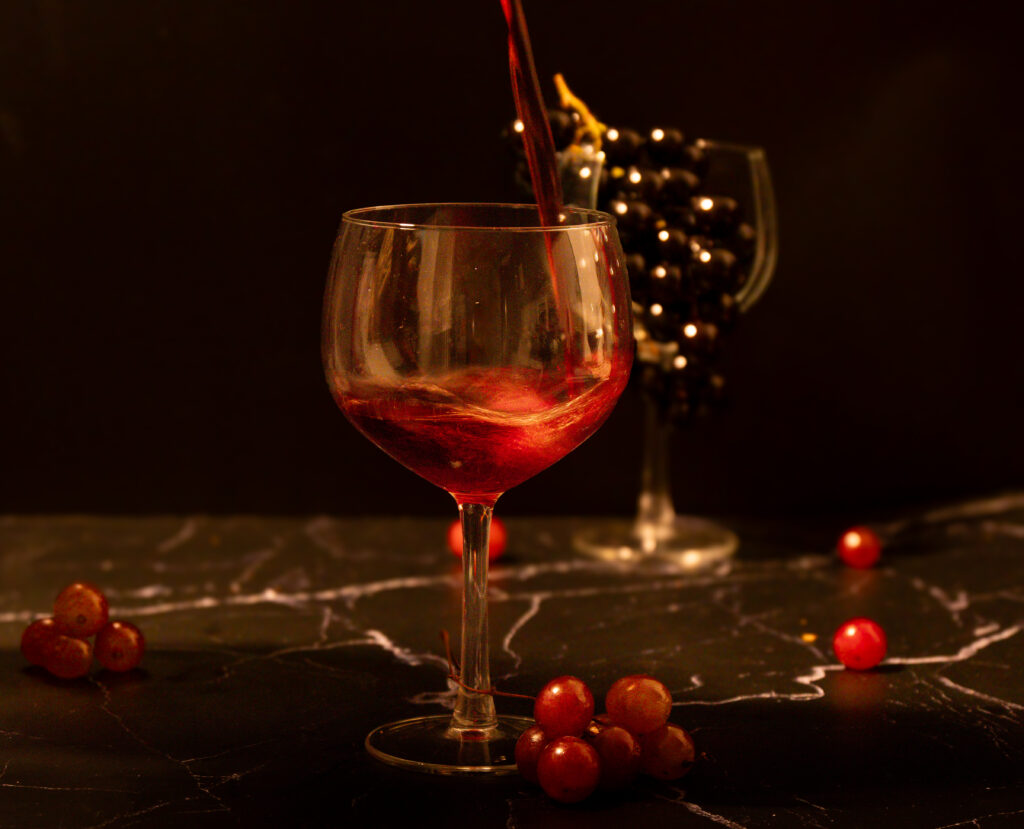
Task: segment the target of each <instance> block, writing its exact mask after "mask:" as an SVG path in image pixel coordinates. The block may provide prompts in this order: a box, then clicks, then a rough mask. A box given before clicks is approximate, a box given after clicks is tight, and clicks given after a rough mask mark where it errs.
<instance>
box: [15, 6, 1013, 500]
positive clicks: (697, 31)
mask: <svg viewBox="0 0 1024 829" xmlns="http://www.w3.org/2000/svg"><path fill="white" fill-rule="evenodd" d="M525 5H526V10H527V13H528V15H529V22H530V27H531V32H532V35H533V41H534V53H535V57H536V59H537V62H538V68H539V71H540V73H541V75H542V77H544V78H546V79H549V78H550V77H551V75H552V74H554V72H556V71H562V72H563V73H565V74H566V76H567V79H568V80H569V82H570V84H571V85H572V86H573V88H574V89H575V90H576V91H577V92H578V93H579V94H580V95H581V96H582V97H583V98H584V99H586V100H587V101H588V102H589V103H590V105H591V106H592V108H593V109H594V110H595V111H596V112H597V113H598V115H599V116H600V117H601V118H602V119H603V120H605V121H607V122H609V123H611V124H613V125H620V126H630V125H632V126H635V127H639V128H649V127H651V126H657V125H662V126H665V125H674V126H678V127H681V128H683V129H685V130H686V131H687V132H688V133H689V134H691V135H699V136H704V137H709V138H720V139H731V140H737V141H743V142H748V143H759V144H761V145H763V146H764V147H765V148H766V150H767V153H768V157H769V160H770V162H771V164H772V168H773V172H774V177H775V182H776V188H777V196H778V205H779V211H780V227H781V257H780V262H779V268H778V271H777V275H776V279H775V282H774V283H773V284H772V286H771V287H770V289H769V290H768V292H767V293H766V294H765V296H764V298H763V300H762V301H761V303H760V304H759V305H758V306H757V307H755V308H754V309H753V311H752V312H751V313H750V314H749V315H748V316H747V317H746V318H745V319H744V320H742V322H741V325H740V326H739V329H738V330H737V332H736V334H735V336H734V338H733V340H732V342H731V344H730V345H729V348H728V354H727V356H726V364H725V369H726V373H727V376H728V377H729V379H730V381H731V387H732V390H733V394H732V406H731V408H730V409H728V410H727V411H726V412H725V413H723V414H722V415H720V416H718V417H717V418H715V419H714V420H711V421H708V422H707V423H705V424H704V425H702V426H700V427H699V428H697V429H694V430H692V431H690V432H687V433H686V434H683V435H681V436H680V438H679V440H678V441H677V443H676V446H675V449H674V455H673V464H674V468H675V476H674V481H675V491H676V496H677V502H678V505H679V506H680V507H685V508H687V509H693V510H697V511H701V512H706V513H776V514H779V513H807V512H809V511H819V512H844V511H845V512H856V511H863V512H864V513H865V514H866V513H867V512H868V511H870V510H882V509H886V508H888V507H892V506H895V505H906V504H910V503H920V502H925V501H930V500H935V499H945V498H954V497H961V496H968V495H973V494H978V493H988V492H991V491H993V490H998V489H1004V488H1008V487H1013V486H1017V485H1020V484H1021V483H1024V442H1022V441H1021V440H1019V439H1018V434H1019V433H1020V425H1021V411H1022V407H1021V403H1022V392H1021V385H1022V384H1021V381H1022V370H1021V365H1020V363H1021V361H1020V353H1021V348H1020V342H1021V328H1022V326H1021V324H1020V313H1021V312H1020V308H1021V305H1022V301H1024V285H1022V272H1021V266H1020V261H1021V259H1020V255H1019V254H1020V251H1021V246H1022V239H1021V230H1020V229H1021V223H1020V219H1019V209H1018V203H1019V199H1018V196H1019V193H1020V192H1021V190H1020V188H1021V183H1022V182H1021V179H1022V177H1021V172H1020V167H1021V154H1020V147H1021V144H1022V138H1024V135H1022V130H1021V129H1020V127H1019V126H1018V125H1017V120H1018V118H1017V116H1018V112H1019V109H1020V106H1021V93H1020V89H1021V86H1020V82H1021V80H1022V79H1021V73H1020V71H1019V66H1018V64H1017V62H1016V58H1015V57H1014V48H1015V44H1016V41H1017V39H1018V34H1017V33H1018V28H1017V27H1016V26H1015V25H1014V22H1013V21H1012V20H1011V19H1010V18H1009V17H1008V16H1007V17H1004V16H1002V15H1003V12H1002V11H999V10H997V9H1000V8H1002V6H1003V5H1004V4H999V5H998V6H997V5H996V4H994V3H975V4H972V5H970V6H969V7H967V6H962V5H958V6H952V7H950V9H949V10H942V9H940V8H938V7H937V6H935V5H933V4H931V3H928V4H926V3H916V2H915V3H892V2H834V3H831V2H826V3H822V2H820V0H814V2H811V1H810V0H800V1H799V2H780V3H757V2H747V1H746V0H745V1H744V2H724V1H723V0H689V2H678V3H677V2H672V3H667V2H666V3H662V2H653V0H631V2H607V1H606V0H591V2H588V3H575V2H571V3H570V2H558V1H557V0H554V1H553V2H540V0H526V4H525ZM1005 5H1006V6H1007V7H1008V6H1009V5H1010V4H1005ZM504 38H505V33H504V21H503V18H502V15H501V11H500V7H499V4H498V2H497V0H493V2H483V1H482V0H435V2H415V3H413V2H388V1H387V0H380V2H330V3H313V2H296V3H291V2H284V0H280V1H279V2H245V3H243V2H216V3H211V2H167V1H166V0H146V2H141V3H139V2H121V3H118V2H111V0H90V2H84V0H82V2H71V1H70V0H38V2H16V0H3V1H2V2H0V361H2V362H0V389H2V397H0V450H2V457H0V462H2V468H0V512H49V511H104V512H166V511H212V512H218V511H232V512H234V511H243V512H246V511H276V512H314V511H330V512H338V513H362V512H428V511H429V512H434V511H439V510H443V509H450V508H451V507H450V504H449V503H448V496H446V495H445V494H443V493H441V492H440V491H438V490H435V489H434V488H433V487H431V486H430V485H429V484H426V483H425V482H422V481H421V480H420V479H418V478H417V477H416V476H414V475H413V474H412V473H409V472H406V471H405V470H403V469H402V468H401V467H399V466H398V465H397V464H395V463H394V462H393V461H391V460H390V459H388V458H387V457H385V456H384V455H383V454H382V453H380V452H379V450H377V449H376V448H375V447H373V446H372V445H371V444H369V443H368V442H367V441H366V440H365V439H363V438H362V437H361V436H359V435H358V434H357V433H356V432H355V430H354V429H353V428H351V427H350V426H349V425H348V424H347V422H346V421H345V420H344V418H343V417H342V416H341V414H340V413H339V412H337V411H336V409H335V407H334V404H333V402H332V401H331V399H330V397H329V395H328V393H327V390H326V385H325V383H324V381H323V377H322V374H321V370H320V362H319V339H318V338H319V312H320V300H321V291H322V288H323V281H324V277H325V274H326V268H327V263H328V258H329V255H330V248H331V244H332V241H333V237H334V232H335V230H336V228H337V225H338V221H339V219H340V216H341V213H342V212H343V211H344V210H345V209H348V208H352V207H358V206H363V205H368V204H380V203H389V202H399V201H418V200H424V201H428V200H429V201H434V200H472V199H480V200H500V199H506V198H510V197H514V196H515V191H514V189H513V185H512V176H511V170H510V168H509V167H508V166H507V158H506V156H505V155H504V153H503V148H502V145H501V143H500V141H499V137H498V136H499V132H500V130H501V129H502V127H503V126H504V125H505V124H506V123H507V121H508V120H510V119H511V117H512V103H511V94H510V90H509V82H508V74H507V63H506V51H505V39H504ZM547 92H548V94H549V96H551V98H552V99H553V90H552V89H551V87H550V85H549V86H548V87H547ZM639 438H640V407H639V402H638V399H637V397H636V392H635V390H633V389H631V390H630V391H629V392H628V393H627V395H626V397H625V398H624V399H623V401H622V403H621V404H620V406H619V408H618V409H617V410H616V412H615V414H614V415H613V417H612V419H611V420H610V421H609V423H608V424H607V425H606V427H605V428H604V429H603V430H602V431H601V432H600V433H599V434H598V435H597V436H595V437H594V438H593V439H592V440H591V441H590V442H589V443H587V444H585V445H584V446H583V447H581V448H580V449H579V450H578V451H577V452H576V453H574V454H573V455H572V456H571V457H569V458H567V459H566V460H564V461H562V462H561V463H559V464H558V465H556V466H555V467H553V468H552V469H551V470H549V471H547V472H545V473H543V474H542V475H540V476H538V477H537V478H536V479H534V480H532V481H530V482H528V483H526V484H524V485H522V486H521V487H520V488H519V489H518V490H516V491H513V492H511V493H509V494H508V495H507V496H506V497H505V499H503V502H502V505H501V507H502V510H503V511H504V512H506V513H514V512H518V513H545V512H567V513H589V512H594V513H597V512H620V513H623V514H626V513H629V512H630V511H631V510H632V508H633V504H634V499H635V497H636V493H637V488H638V479H639V470H638V463H639V459H638V451H639Z"/></svg>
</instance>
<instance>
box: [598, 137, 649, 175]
mask: <svg viewBox="0 0 1024 829" xmlns="http://www.w3.org/2000/svg"><path fill="white" fill-rule="evenodd" d="M643 145H644V139H643V136H642V135H640V133H638V132H636V131H635V130H631V129H616V128H615V127H612V128H610V129H608V130H607V131H605V134H604V136H603V137H602V140H601V149H602V150H604V154H605V157H606V158H607V160H608V163H609V164H620V165H623V166H628V165H629V164H632V163H633V162H635V161H636V160H637V159H638V156H639V154H640V148H641V147H643Z"/></svg>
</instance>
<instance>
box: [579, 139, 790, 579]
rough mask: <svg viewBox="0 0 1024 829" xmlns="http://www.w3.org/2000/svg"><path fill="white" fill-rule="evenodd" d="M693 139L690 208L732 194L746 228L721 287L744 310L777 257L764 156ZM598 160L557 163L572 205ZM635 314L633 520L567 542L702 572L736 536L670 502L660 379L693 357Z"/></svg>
mask: <svg viewBox="0 0 1024 829" xmlns="http://www.w3.org/2000/svg"><path fill="white" fill-rule="evenodd" d="M696 143H697V146H698V147H699V148H700V149H701V150H702V151H703V153H704V156H705V159H706V163H707V171H706V175H705V176H704V180H703V183H702V192H704V193H708V194H713V195H709V196H707V197H704V198H700V197H698V198H697V199H695V201H696V206H695V207H696V209H697V210H700V209H701V208H702V207H706V208H707V209H710V210H714V209H715V207H716V199H719V198H720V197H726V198H728V199H734V200H735V201H736V202H737V203H738V204H739V205H740V206H741V209H742V215H743V218H744V220H745V224H746V225H747V226H748V228H749V229H750V236H749V238H747V239H746V240H745V243H746V244H748V245H749V250H748V251H747V253H748V256H747V258H746V262H745V264H743V265H742V266H741V268H740V271H739V274H740V276H741V279H740V280H739V282H738V283H737V288H736V290H735V291H731V292H728V293H729V296H731V301H730V306H734V307H735V308H736V309H737V310H739V311H741V312H746V311H748V310H749V309H750V307H751V306H752V305H753V304H754V303H755V302H756V301H757V300H758V299H759V298H760V296H761V295H762V294H763V293H764V290H765V288H766V287H767V286H768V283H769V282H770V281H771V278H772V276H773V275H774V273H775V264H776V259H777V255H778V231H777V226H776V211H775V197H774V194H773V190H772V180H771V174H770V171H769V167H768V162H767V158H766V156H765V152H764V150H763V149H761V148H760V147H751V146H745V145H741V144H732V143H728V142H723V141H708V140H701V141H698V142H696ZM597 165H599V159H595V158H593V157H591V158H582V159H581V158H574V159H573V158H569V159H567V160H566V161H565V162H564V164H563V183H564V185H565V189H566V193H567V194H569V193H575V195H576V198H574V199H572V201H574V202H575V203H582V204H589V203H594V200H595V199H596V194H597V191H596V188H594V186H593V184H592V182H593V181H594V180H596V179H597V176H598V174H599V172H600V167H599V166H597ZM588 166H589V168H590V169H589V170H588V171H587V172H585V173H583V174H582V175H580V173H579V171H580V170H586V169H587V167H588ZM577 179H578V180H579V181H577ZM568 198H569V197H568V195H567V200H568ZM691 243H693V240H692V239H691ZM693 244H695V243H693ZM694 253H695V255H696V256H698V257H710V255H711V254H710V252H709V251H706V250H703V249H696V248H695V250H694ZM649 310H650V308H649V309H648V311H649ZM634 311H637V313H636V314H635V317H634V319H635V322H634V331H635V336H636V340H637V363H638V365H637V368H643V369H644V377H643V378H642V381H641V385H642V387H643V390H644V394H643V397H644V407H645V424H644V437H643V448H642V468H641V491H640V495H639V498H638V502H637V514H636V517H635V518H634V519H633V520H632V521H620V522H613V523H611V524H609V523H604V524H600V525H597V526H595V527H592V528H587V529H585V530H583V531H580V532H579V533H577V534H576V536H575V537H574V544H575V546H576V547H577V549H579V550H581V551H582V552H585V553H587V554H590V555H594V556H597V557H599V558H604V559H609V560H613V561H621V562H649V563H657V564H668V565H670V566H674V567H679V568H683V569H687V570H694V569H704V568H706V567H708V566H710V565H713V564H715V563H718V562H721V561H723V560H726V559H728V557H729V556H731V555H732V554H733V553H734V552H735V551H736V549H737V547H738V546H739V539H738V538H737V536H736V534H735V533H734V532H733V531H732V530H730V529H728V528H727V527H723V526H721V525H719V524H717V523H715V522H713V521H710V520H708V519H706V518H701V517H698V516H688V515H679V514H677V512H676V509H675V505H674V503H673V499H672V493H671V465H670V441H671V436H672V434H673V432H674V431H675V419H674V417H673V413H672V410H671V405H669V403H668V402H667V401H666V400H665V392H664V388H663V386H662V385H661V384H662V382H663V381H664V380H665V378H666V377H667V376H668V375H669V374H671V373H672V372H673V371H675V370H677V369H679V368H682V369H684V370H686V369H688V368H692V366H690V367H687V364H686V363H687V360H688V359H690V360H691V361H692V360H693V357H692V356H691V357H687V356H686V355H685V354H684V353H683V352H682V351H681V349H680V346H679V344H678V342H677V341H676V340H675V339H673V338H667V339H665V340H660V339H659V338H658V337H657V336H655V335H654V334H652V332H651V331H650V330H648V327H647V325H645V318H646V319H649V318H650V315H649V313H648V314H644V313H640V312H639V311H640V309H638V308H637V307H636V306H635V305H634ZM691 328H692V331H693V332H695V333H699V327H697V326H690V327H687V328H686V334H687V335H689V334H690V333H691V330H690V329H691ZM676 339H678V338H676ZM684 342H685V340H684Z"/></svg>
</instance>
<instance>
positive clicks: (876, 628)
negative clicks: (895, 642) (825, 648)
mask: <svg viewBox="0 0 1024 829" xmlns="http://www.w3.org/2000/svg"><path fill="white" fill-rule="evenodd" d="M887 647H888V643H887V642H886V638H885V631H884V630H882V626H881V625H879V624H878V622H875V621H873V620H871V619H867V618H865V617H863V616H858V617H856V618H854V619H850V620H848V621H846V622H843V623H842V624H841V625H840V626H839V629H838V630H837V631H836V632H835V635H834V636H833V637H832V649H833V650H834V651H835V652H836V656H838V657H839V661H840V662H842V663H843V664H844V665H845V666H846V667H847V668H853V669H854V670H855V671H866V670H868V669H869V668H874V667H875V665H877V664H878V663H879V662H881V661H882V660H883V659H884V658H885V651H886V648H887Z"/></svg>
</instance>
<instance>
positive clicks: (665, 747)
mask: <svg viewBox="0 0 1024 829" xmlns="http://www.w3.org/2000/svg"><path fill="white" fill-rule="evenodd" d="M640 751H641V758H640V765H641V767H642V768H643V770H644V772H646V773H647V774H649V775H651V777H654V778H657V779H658V780H676V779H677V778H680V777H682V776H683V775H684V774H686V773H687V772H688V771H689V770H690V769H691V768H692V767H693V761H694V760H695V759H696V749H695V748H694V745H693V738H692V737H691V736H690V735H689V734H688V733H687V732H686V729H684V728H680V727H679V726H678V725H676V724H675V723H666V724H665V725H663V726H662V727H661V728H659V729H657V730H655V731H652V732H650V733H649V734H644V735H643V736H642V737H641V738H640Z"/></svg>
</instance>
